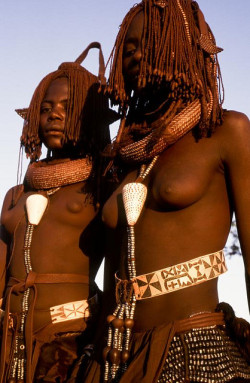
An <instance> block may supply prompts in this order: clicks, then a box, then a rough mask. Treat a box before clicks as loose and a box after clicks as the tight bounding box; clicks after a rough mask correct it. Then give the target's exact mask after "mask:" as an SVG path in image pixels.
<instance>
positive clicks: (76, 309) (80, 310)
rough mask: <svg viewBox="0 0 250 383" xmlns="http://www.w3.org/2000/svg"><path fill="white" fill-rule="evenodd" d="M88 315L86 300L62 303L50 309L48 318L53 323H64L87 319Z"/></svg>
mask: <svg viewBox="0 0 250 383" xmlns="http://www.w3.org/2000/svg"><path fill="white" fill-rule="evenodd" d="M89 315H90V313H89V304H88V301H87V299H84V300H82V301H76V302H69V303H64V304H61V305H58V306H53V307H51V308H50V316H51V321H52V322H53V323H59V322H65V321H68V320H72V319H78V318H88V317H89Z"/></svg>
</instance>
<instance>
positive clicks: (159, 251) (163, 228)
mask: <svg viewBox="0 0 250 383" xmlns="http://www.w3.org/2000/svg"><path fill="white" fill-rule="evenodd" d="M223 130H224V128H223V127H218V129H217V131H216V132H215V133H214V134H213V135H212V137H211V138H203V139H201V140H199V141H198V142H196V141H195V139H194V137H193V135H192V132H190V133H188V134H187V135H186V136H184V137H183V138H182V139H181V140H179V141H178V142H177V143H176V144H175V145H173V146H172V147H170V148H168V149H167V150H166V151H165V152H164V153H162V154H161V155H160V157H159V159H158V161H157V162H156V164H155V166H154V168H153V170H152V171H151V173H150V174H149V176H148V177H147V179H146V181H145V183H146V184H147V186H148V195H147V200H146V203H145V206H144V209H143V211H142V213H141V216H140V218H139V220H138V222H137V224H136V226H135V249H136V250H135V251H136V269H137V275H141V274H145V273H149V272H153V271H156V270H159V269H162V268H165V267H168V266H172V265H176V264H178V263H181V262H184V261H187V260H191V259H193V258H196V257H199V256H201V255H205V254H209V253H212V252H215V251H218V250H221V249H223V247H224V245H225V242H226V239H227V236H228V233H229V230H230V224H231V216H232V210H231V208H230V205H231V202H230V198H229V195H228V187H227V183H226V174H225V170H224V164H223V161H222V159H221V156H220V142H221V137H222V136H223ZM136 177H137V172H136V171H134V172H132V173H129V174H128V175H127V177H126V178H125V179H124V181H123V182H122V184H121V185H120V187H119V188H118V189H117V190H116V191H115V192H114V193H113V195H112V196H111V197H110V199H109V200H108V201H107V202H106V204H105V206H104V208H103V220H104V222H105V224H106V225H107V227H108V231H109V233H110V235H111V240H110V242H111V241H112V236H113V237H114V238H116V240H117V238H119V240H117V246H118V247H120V248H119V249H117V248H115V249H114V248H112V247H111V246H110V248H109V250H108V254H109V258H110V259H109V261H108V264H109V266H110V267H111V268H112V265H115V266H114V267H113V270H112V272H115V271H116V269H119V274H120V276H121V278H124V279H127V278H128V276H127V267H126V264H127V262H126V243H127V235H126V230H124V229H125V228H126V218H125V215H124V212H123V211H122V208H121V206H122V204H121V191H122V187H123V186H124V185H125V184H126V183H128V182H134V181H135V179H136ZM118 205H119V209H118ZM113 242H114V241H113ZM119 243H122V246H120V245H119ZM119 253H120V254H121V257H120V259H119V264H118V261H117V254H119ZM115 268H116V269H115ZM110 274H111V272H110ZM112 287H113V286H112ZM109 288H111V286H110V283H108V282H107V289H109ZM217 302H218V296H217V280H216V279H214V280H211V281H209V282H206V283H203V284H200V285H197V286H194V287H190V288H186V289H183V290H179V291H176V292H173V293H170V294H166V295H162V296H160V297H155V298H151V299H147V300H144V301H138V302H137V308H136V313H135V318H136V322H135V323H136V324H135V329H136V330H139V331H140V330H144V329H147V328H151V327H153V326H156V325H159V324H162V323H164V322H169V321H172V320H175V319H180V318H184V317H186V316H189V315H191V314H194V313H195V312H200V311H211V310H214V308H215V306H216V304H217Z"/></svg>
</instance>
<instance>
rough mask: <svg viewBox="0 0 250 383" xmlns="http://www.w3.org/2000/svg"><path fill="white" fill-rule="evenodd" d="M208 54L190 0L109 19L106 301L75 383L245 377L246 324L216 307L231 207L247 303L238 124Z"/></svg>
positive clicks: (145, 6)
mask: <svg viewBox="0 0 250 383" xmlns="http://www.w3.org/2000/svg"><path fill="white" fill-rule="evenodd" d="M220 51H221V49H220V48H218V47H217V46H216V44H215V40H214V37H213V34H212V32H211V30H210V28H209V26H208V25H207V24H206V22H205V19H204V16H203V14H202V12H201V11H200V9H199V7H198V4H197V3H196V2H194V1H191V0H187V1H186V0H185V1H184V0H144V1H143V2H141V3H139V4H138V5H136V6H134V7H133V8H132V9H131V10H130V11H129V13H128V14H127V15H126V17H125V18H124V20H123V23H122V24H121V27H120V31H119V33H118V36H117V39H116V43H115V47H114V50H113V53H112V55H111V72H110V77H109V88H108V92H109V94H110V96H111V99H112V100H113V102H114V103H118V104H119V105H120V109H121V111H122V112H123V114H124V115H125V114H126V117H124V118H123V121H122V123H121V128H120V131H119V133H118V135H117V140H116V144H115V145H114V147H113V151H114V152H115V153H116V154H117V159H116V160H115V163H114V165H116V171H117V168H118V170H119V169H121V170H122V174H124V173H125V177H124V179H123V180H122V182H121V185H120V186H119V188H118V189H117V190H116V191H115V192H114V193H113V194H112V195H111V197H110V198H109V199H108V201H107V202H106V204H105V205H104V208H103V220H104V223H105V224H106V226H107V228H108V235H109V239H110V240H109V243H110V244H111V246H109V249H108V250H107V261H106V279H105V280H106V286H105V292H104V296H106V297H107V298H106V299H107V300H108V298H109V297H110V295H111V291H115V292H116V294H115V298H116V305H115V304H114V303H113V309H112V310H113V312H112V311H109V314H111V315H108V316H107V322H108V323H107V324H108V331H107V343H106V347H105V348H104V350H103V358H104V362H101V361H100V359H98V358H99V355H98V351H96V355H95V356H94V361H93V362H92V363H91V364H90V366H89V367H88V369H87V372H86V374H85V377H84V379H83V381H84V382H85V383H86V382H87V383H89V382H99V381H104V382H118V381H119V382H122V383H125V382H126V383H132V382H133V383H135V382H136V383H137V382H144V383H152V382H154V383H156V382H158V383H161V382H178V383H183V382H229V381H230V382H234V381H240V382H243V381H250V364H249V362H250V361H249V343H250V338H249V336H250V330H249V324H248V323H247V322H246V321H243V320H242V321H237V320H236V318H235V317H234V315H233V311H232V309H231V308H230V307H229V306H227V305H226V304H224V305H223V304H221V305H218V293H217V277H218V276H219V275H220V274H222V273H224V272H225V271H226V265H225V259H224V254H223V250H222V249H223V247H224V246H225V242H226V239H227V237H228V234H229V231H230V224H231V218H232V214H233V212H235V214H236V219H237V224H238V230H239V237H240V241H241V247H242V251H243V257H244V262H245V270H246V284H247V291H248V296H249V297H250V293H249V281H250V240H249V238H250V236H249V230H250V226H249V219H248V216H249V213H250V197H249V192H248V190H249V187H250V178H249V177H248V174H250V173H249V172H250V145H249V142H250V129H249V121H248V119H247V117H246V116H244V115H243V114H241V113H238V112H234V111H223V110H222V98H221V90H222V83H221V76H220V70H219V64H218V61H217V54H218V53H219V52H220ZM129 168H130V169H129ZM114 169H115V167H114ZM118 174H119V173H118ZM118 255H119V256H118ZM117 270H118V272H117ZM112 274H113V275H114V274H115V279H116V287H115V286H114V282H113V281H114V279H112ZM113 296H114V295H113ZM104 302H106V301H105V299H104ZM113 302H114V301H113ZM104 307H105V308H106V307H108V304H105V303H104ZM110 307H112V304H110V305H109V308H108V309H107V312H108V310H110ZM215 311H216V312H215ZM223 311H224V312H223ZM106 314H107V313H105V315H106ZM105 315H103V317H105ZM247 359H248V360H247ZM102 370H103V371H102Z"/></svg>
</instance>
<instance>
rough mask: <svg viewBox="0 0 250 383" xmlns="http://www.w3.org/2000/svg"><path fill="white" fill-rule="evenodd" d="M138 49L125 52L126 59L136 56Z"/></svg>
mask: <svg viewBox="0 0 250 383" xmlns="http://www.w3.org/2000/svg"><path fill="white" fill-rule="evenodd" d="M135 52H136V49H128V50H125V52H124V57H131V56H133V55H134V54H135Z"/></svg>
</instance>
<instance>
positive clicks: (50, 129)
mask: <svg viewBox="0 0 250 383" xmlns="http://www.w3.org/2000/svg"><path fill="white" fill-rule="evenodd" d="M45 133H46V134H53V135H61V134H63V133H64V129H63V128H61V127H60V126H56V125H55V126H50V127H48V128H47V129H46V130H45Z"/></svg>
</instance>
